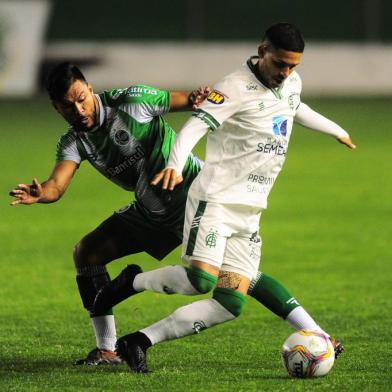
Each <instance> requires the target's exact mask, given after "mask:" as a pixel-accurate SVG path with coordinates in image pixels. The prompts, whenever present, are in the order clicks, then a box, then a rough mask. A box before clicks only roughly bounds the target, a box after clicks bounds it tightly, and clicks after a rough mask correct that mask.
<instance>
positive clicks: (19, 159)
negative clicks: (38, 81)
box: [0, 99, 392, 392]
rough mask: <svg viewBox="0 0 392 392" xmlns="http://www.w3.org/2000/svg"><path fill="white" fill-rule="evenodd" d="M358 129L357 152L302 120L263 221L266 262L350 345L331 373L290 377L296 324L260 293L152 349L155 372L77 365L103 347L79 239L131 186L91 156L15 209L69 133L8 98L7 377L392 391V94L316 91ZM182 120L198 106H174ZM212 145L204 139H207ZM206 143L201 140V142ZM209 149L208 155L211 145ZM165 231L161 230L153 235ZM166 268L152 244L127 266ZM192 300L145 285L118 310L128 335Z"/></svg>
mask: <svg viewBox="0 0 392 392" xmlns="http://www.w3.org/2000/svg"><path fill="white" fill-rule="evenodd" d="M309 104H310V105H311V106H312V107H314V108H315V109H316V110H319V111H320V112H322V113H324V114H325V115H327V116H329V117H330V118H332V119H334V120H336V121H337V122H339V123H340V124H341V125H342V126H344V127H345V128H346V129H348V130H349V131H350V132H351V135H352V138H353V140H354V142H355V143H357V145H358V149H357V150H356V151H350V150H348V149H347V148H345V147H343V146H342V145H340V144H338V143H336V142H335V141H334V140H333V139H331V138H329V137H326V136H324V135H320V134H316V133H314V132H312V131H308V130H304V129H302V128H300V127H296V129H295V132H294V135H293V139H292V143H291V146H290V150H289V153H288V158H287V161H286V166H285V168H284V170H283V172H282V174H281V176H280V177H279V180H278V181H277V184H276V185H275V188H274V189H273V191H272V194H271V196H270V199H269V202H270V203H269V208H268V210H267V211H265V213H264V215H263V218H262V227H261V232H262V237H263V259H262V269H263V270H264V271H265V272H267V273H269V274H271V275H273V276H275V277H276V278H278V279H279V280H280V281H281V282H283V283H284V284H285V285H286V287H288V288H289V290H290V291H291V292H292V294H293V295H295V296H296V297H297V299H298V300H299V301H300V302H301V304H302V305H303V306H305V308H306V309H307V310H308V311H309V312H310V313H311V314H312V315H313V316H314V318H315V319H316V320H317V321H318V322H319V324H320V325H321V326H322V327H324V328H325V329H326V330H327V331H329V332H330V333H331V334H334V335H336V336H338V337H339V338H340V339H342V340H343V341H344V343H345V346H346V350H347V351H346V353H344V355H342V357H341V358H339V360H338V361H337V363H336V364H335V366H334V368H333V369H332V371H331V373H330V374H329V375H328V376H327V377H325V378H323V379H314V380H294V379H290V378H288V376H287V374H286V372H285V370H284V369H283V367H282V365H281V362H280V354H279V350H280V347H281V345H282V343H283V341H284V340H285V339H286V337H287V336H288V335H289V334H290V333H291V331H292V330H291V328H290V327H289V326H288V325H286V323H285V322H284V321H281V320H279V319H278V318H276V317H275V316H274V315H273V314H271V313H269V312H268V311H267V310H266V309H264V308H262V307H261V306H260V305H259V304H258V303H257V302H256V301H254V300H253V299H249V300H248V305H247V308H246V310H245V312H244V314H243V315H242V316H241V317H240V318H239V319H238V320H236V321H234V322H231V323H227V324H225V325H221V326H218V327H216V328H212V329H210V330H207V331H204V332H203V333H202V334H200V335H197V336H190V337H187V338H185V339H182V340H178V341H173V342H166V343H163V344H160V345H158V346H156V347H154V348H152V349H151V350H150V352H149V364H150V367H151V368H152V369H153V373H151V374H150V375H135V374H132V373H130V372H129V371H128V369H127V367H126V366H125V365H124V366H118V367H98V368H96V367H75V366H73V365H72V362H73V361H74V360H75V359H78V358H80V357H82V356H84V355H85V354H86V353H87V352H88V351H89V350H90V349H92V348H93V347H94V343H95V342H94V339H93V335H92V329H91V326H90V322H89V319H88V317H87V315H86V313H85V312H84V310H83V309H82V305H81V301H80V299H79V296H78V292H77V289H76V283H75V276H74V275H75V273H74V268H73V263H72V248H73V245H74V244H75V243H77V241H78V240H79V239H80V238H81V237H82V236H83V235H84V234H86V233H87V232H89V231H90V230H92V229H93V228H95V227H96V226H97V225H98V224H99V223H100V222H101V221H102V220H103V219H104V218H106V217H107V216H109V215H110V214H111V213H112V211H114V210H115V209H117V208H119V207H121V206H123V205H125V204H127V203H128V202H129V199H130V198H131V196H130V195H129V194H127V193H126V192H124V191H122V190H121V189H120V188H118V187H116V186H115V185H113V184H111V183H110V182H108V181H107V180H106V179H105V178H103V177H102V176H100V175H99V174H98V173H96V172H95V171H94V170H93V169H92V168H91V167H89V165H88V164H87V163H85V164H83V165H82V167H81V168H80V170H79V172H78V173H77V174H76V177H75V178H74V181H73V182H72V184H71V186H70V188H69V189H68V191H67V193H66V194H65V195H64V197H63V199H62V200H61V201H60V202H58V203H54V204H50V205H35V206H30V207H26V206H18V207H15V208H12V207H10V206H8V205H7V204H8V203H9V201H10V199H11V198H10V197H8V196H7V195H8V191H9V190H10V188H11V187H12V186H14V185H15V184H17V183H19V182H30V181H31V179H32V178H33V177H34V176H36V177H37V178H39V179H40V180H44V179H46V178H47V176H48V175H49V172H50V169H51V168H52V165H53V163H54V151H55V145H56V142H57V139H58V136H59V135H60V134H61V133H63V132H64V130H65V129H66V127H65V125H64V123H63V121H62V120H61V118H60V117H59V116H58V115H57V114H56V113H55V112H54V110H52V109H51V107H50V104H49V103H48V102H47V101H46V100H38V101H35V102H30V101H23V102H20V101H17V102H12V101H2V102H1V104H0V129H1V135H0V143H1V150H0V151H1V155H0V159H1V171H2V173H1V192H0V202H1V208H0V212H1V219H0V247H1V273H0V299H1V305H0V386H1V389H2V390H8V391H13V390H18V391H79V390H85V391H103V390H105V391H120V390H124V391H125V390H127V391H159V390H165V391H198V392H201V391H261V390H262V391H313V390H315V391H331V390H344V391H346V390H356V391H358V390H368V391H385V390H391V389H392V387H391V385H392V380H391V372H392V366H391V357H392V339H391V332H392V317H391V313H392V306H391V297H392V296H391V283H392V278H391V274H392V266H391V261H392V251H391V246H390V241H392V230H391V229H392V227H391V217H392V203H391V194H392V170H391V153H390V151H391V141H392V139H391V121H390V112H391V102H390V100H387V99H330V100H310V101H309ZM168 118H169V120H170V121H171V123H172V124H173V125H174V127H175V128H176V129H178V128H179V127H180V125H181V124H182V123H183V122H184V120H185V118H186V115H185V114H177V115H171V116H168ZM199 148H200V147H199ZM200 150H201V151H202V148H201V149H200ZM201 155H202V154H201ZM151 240H152V241H153V239H151ZM179 254H180V253H179V250H178V249H177V250H176V251H174V252H173V253H172V254H170V255H169V256H168V257H167V258H166V259H165V260H164V262H162V263H161V264H158V263H157V262H156V261H155V260H154V259H152V258H150V257H149V256H147V255H145V254H139V255H135V256H133V257H127V258H125V259H122V260H119V261H117V262H114V263H112V264H111V265H110V267H109V270H110V272H111V274H112V275H113V276H114V275H116V274H117V273H118V272H119V271H120V270H121V269H122V268H123V267H124V265H125V264H127V263H132V262H135V263H140V264H141V265H142V266H143V268H144V269H147V270H149V269H153V268H156V267H158V266H159V265H163V264H166V263H168V264H170V263H178V262H179ZM192 300H193V299H191V298H187V297H184V296H163V295H158V294H150V293H143V294H141V295H138V296H136V297H134V298H132V299H131V300H128V301H127V302H125V303H123V304H121V305H119V306H118V307H117V309H116V315H117V327H118V334H119V335H120V336H121V335H123V334H125V333H129V332H131V331H134V330H137V329H139V328H141V327H143V326H146V325H148V324H150V323H152V322H154V321H156V320H159V319H161V318H162V317H164V316H166V315H168V314H169V313H170V312H172V311H173V310H174V309H176V308H177V307H178V306H180V305H182V304H186V303H189V302H191V301H192Z"/></svg>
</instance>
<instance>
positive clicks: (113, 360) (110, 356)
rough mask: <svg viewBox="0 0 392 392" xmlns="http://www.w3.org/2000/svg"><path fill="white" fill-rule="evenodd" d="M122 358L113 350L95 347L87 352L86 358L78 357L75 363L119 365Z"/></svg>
mask: <svg viewBox="0 0 392 392" xmlns="http://www.w3.org/2000/svg"><path fill="white" fill-rule="evenodd" d="M121 363H123V361H122V359H121V358H120V357H119V356H118V355H117V354H116V353H115V352H114V351H107V350H101V349H99V348H95V349H94V350H92V351H90V352H89V353H88V354H87V357H86V358H83V359H79V360H77V361H76V362H75V365H92V366H97V365H119V364H121Z"/></svg>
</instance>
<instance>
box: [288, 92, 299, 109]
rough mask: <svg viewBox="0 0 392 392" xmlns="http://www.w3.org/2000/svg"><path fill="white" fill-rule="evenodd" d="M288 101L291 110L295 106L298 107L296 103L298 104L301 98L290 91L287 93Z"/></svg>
mask: <svg viewBox="0 0 392 392" xmlns="http://www.w3.org/2000/svg"><path fill="white" fill-rule="evenodd" d="M288 101H289V107H290V109H291V110H295V109H297V107H298V105H299V103H300V101H301V100H300V97H299V94H297V93H291V94H290V95H289V98H288Z"/></svg>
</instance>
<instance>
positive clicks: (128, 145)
mask: <svg viewBox="0 0 392 392" xmlns="http://www.w3.org/2000/svg"><path fill="white" fill-rule="evenodd" d="M46 87H47V91H48V93H49V97H50V99H51V101H52V103H53V106H54V107H55V109H56V110H57V111H58V113H60V114H61V115H62V116H63V118H64V119H65V120H66V121H67V122H68V123H69V125H70V129H69V131H68V132H67V133H66V134H64V135H63V136H62V137H61V138H60V141H59V143H58V146H57V161H56V164H55V167H54V169H53V171H52V173H51V175H50V176H49V178H48V180H46V181H45V182H43V183H40V182H39V181H38V180H37V179H34V180H33V183H32V184H30V185H27V184H19V185H17V186H16V187H15V188H14V189H12V190H11V192H10V195H11V196H13V197H15V199H14V200H13V201H12V203H11V204H12V205H17V204H34V203H52V202H55V201H57V200H59V199H60V198H61V197H62V195H63V194H64V192H65V191H66V189H67V187H68V185H69V184H70V182H71V180H72V178H73V176H74V174H75V172H76V170H77V169H78V167H79V165H80V164H81V162H82V161H84V160H86V161H88V162H89V163H90V164H91V165H92V166H93V167H94V168H96V169H97V170H98V171H99V172H100V173H102V174H103V175H104V176H105V177H107V178H108V179H109V180H110V181H112V182H114V183H115V184H117V185H119V186H120V187H121V188H123V189H125V190H126V191H129V192H134V193H135V199H136V200H135V202H133V203H130V204H129V205H127V206H126V207H123V208H121V209H120V210H118V211H117V212H115V213H114V214H113V215H112V216H111V217H109V218H108V219H106V220H105V221H104V222H103V223H102V224H101V225H100V226H99V227H97V228H96V229H95V230H93V231H92V232H91V233H89V234H87V235H86V236H85V237H84V238H82V240H81V241H80V242H79V243H78V244H77V245H76V247H75V250H74V262H75V266H76V271H77V276H76V280H77V284H78V288H79V292H80V296H81V299H82V302H83V305H84V307H85V308H86V310H87V311H88V312H89V313H90V317H91V320H92V325H93V329H94V332H95V336H96V348H95V349H94V350H92V351H91V352H90V353H89V354H88V355H87V358H85V359H83V360H80V361H77V363H79V364H84V363H85V364H103V363H106V364H116V363H119V362H120V361H121V360H120V358H119V357H117V355H116V353H115V352H114V350H115V343H116V328H115V322H114V316H113V313H112V311H111V309H110V310H109V311H106V312H102V313H94V312H92V306H93V302H94V298H95V296H96V293H97V291H98V290H99V289H100V288H101V287H102V286H103V285H105V284H106V283H107V282H108V281H109V280H110V278H109V275H108V273H107V270H106V264H107V263H109V262H111V261H112V260H116V259H119V258H121V257H123V256H126V255H130V254H135V253H139V252H143V251H144V252H147V253H148V254H150V255H152V256H153V257H155V258H156V259H158V260H161V259H163V258H164V257H165V256H166V255H167V254H169V253H170V252H171V251H172V250H173V249H174V248H176V247H177V246H178V245H179V244H181V242H182V229H183V220H184V211H185V202H186V198H187V193H188V189H189V187H190V185H191V183H192V181H193V179H194V178H195V177H196V176H197V174H198V173H199V171H200V169H201V166H202V164H203V163H202V162H201V161H200V160H199V159H198V158H196V157H195V156H193V155H190V156H189V157H188V158H187V161H186V164H185V168H184V171H183V177H184V181H183V182H182V184H181V185H180V186H178V187H177V188H176V190H175V191H174V192H165V191H162V190H161V189H159V188H158V187H153V186H151V185H150V182H151V180H152V177H153V175H154V174H155V173H157V172H159V171H161V170H162V169H164V168H165V167H166V165H167V161H168V158H169V155H170V151H171V147H172V145H173V143H174V140H175V132H174V131H173V129H172V128H171V127H170V125H169V124H168V123H167V122H166V121H165V120H164V119H163V117H162V115H163V114H165V113H167V112H169V111H176V110H177V111H178V110H188V109H192V108H196V107H197V106H198V104H199V103H201V102H202V101H203V99H204V98H205V97H206V96H207V95H208V92H209V90H208V88H199V89H198V90H195V91H193V92H191V93H188V92H169V91H162V90H158V89H155V88H152V87H148V86H144V85H136V86H132V87H129V88H126V89H115V90H111V91H106V92H104V93H102V94H94V92H93V88H92V86H91V85H90V84H88V83H87V81H86V79H85V77H84V76H83V74H82V73H81V71H80V70H79V69H78V68H77V67H76V66H74V65H73V64H70V63H62V64H59V65H58V66H57V67H55V68H54V69H53V70H52V71H51V73H50V74H49V77H48V79H47V86H46ZM176 267H178V266H169V267H166V268H167V273H168V274H170V271H171V269H175V268H176ZM173 276H176V274H173ZM250 287H251V289H250V291H249V294H250V295H251V296H253V297H254V298H256V299H257V300H258V301H259V302H261V303H262V304H263V305H264V306H266V307H267V308H268V309H270V310H271V311H272V312H274V313H275V314H277V315H278V316H280V317H282V318H284V319H286V320H287V321H288V322H289V323H290V324H291V325H292V326H293V327H294V328H296V329H303V328H306V329H317V328H319V327H318V326H317V324H316V323H315V321H314V320H313V319H312V318H311V317H310V315H309V314H308V313H307V312H306V311H305V310H304V309H303V308H302V307H301V306H300V305H299V304H298V302H297V301H296V300H295V298H294V297H293V296H292V295H291V294H289V292H288V291H287V290H286V289H285V288H284V287H283V286H282V285H281V284H280V283H279V282H277V281H276V280H275V279H273V278H271V277H269V276H268V275H266V274H261V273H260V274H258V275H257V277H256V278H255V279H254V280H253V281H252V282H251V285H250Z"/></svg>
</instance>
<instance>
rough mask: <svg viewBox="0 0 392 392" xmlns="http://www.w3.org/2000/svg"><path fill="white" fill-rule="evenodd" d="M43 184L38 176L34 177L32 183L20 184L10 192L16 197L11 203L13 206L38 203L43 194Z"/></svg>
mask: <svg viewBox="0 0 392 392" xmlns="http://www.w3.org/2000/svg"><path fill="white" fill-rule="evenodd" d="M42 193H43V191H42V185H41V184H40V183H39V182H38V180H37V179H36V178H34V179H33V183H32V184H31V185H26V184H18V185H17V186H16V187H15V188H14V189H12V190H11V192H10V193H9V194H10V196H13V197H15V200H14V201H12V202H11V203H10V205H12V206H16V205H17V204H34V203H37V202H38V201H39V200H40V198H41V196H42Z"/></svg>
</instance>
